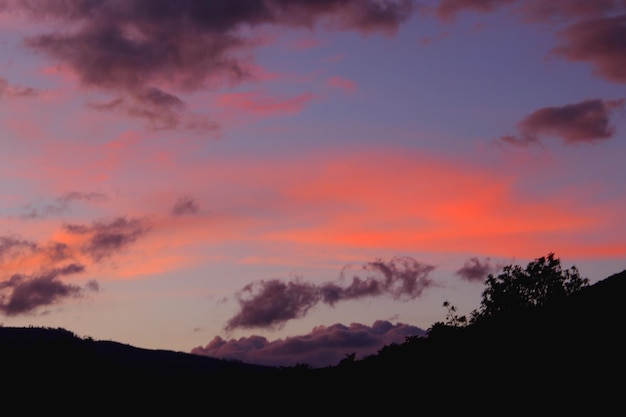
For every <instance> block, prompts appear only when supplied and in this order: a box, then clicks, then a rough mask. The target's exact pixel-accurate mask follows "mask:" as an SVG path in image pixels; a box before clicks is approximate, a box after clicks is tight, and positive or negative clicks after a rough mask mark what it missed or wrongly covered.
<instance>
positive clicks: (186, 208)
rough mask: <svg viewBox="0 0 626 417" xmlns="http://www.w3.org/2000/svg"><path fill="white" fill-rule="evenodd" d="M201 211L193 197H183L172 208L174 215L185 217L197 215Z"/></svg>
mask: <svg viewBox="0 0 626 417" xmlns="http://www.w3.org/2000/svg"><path fill="white" fill-rule="evenodd" d="M198 211H200V208H199V207H198V203H196V202H195V201H194V200H193V199H192V198H191V197H181V198H179V199H178V201H176V204H174V207H173V208H172V215H174V216H184V215H186V214H196V213H198Z"/></svg>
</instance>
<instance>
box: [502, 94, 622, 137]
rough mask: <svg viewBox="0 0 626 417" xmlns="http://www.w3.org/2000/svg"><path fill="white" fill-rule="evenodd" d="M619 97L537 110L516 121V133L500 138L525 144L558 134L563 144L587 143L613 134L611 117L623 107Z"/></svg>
mask: <svg viewBox="0 0 626 417" xmlns="http://www.w3.org/2000/svg"><path fill="white" fill-rule="evenodd" d="M624 103H625V101H624V100H623V99H622V100H608V101H604V100H600V99H595V100H585V101H582V102H580V103H576V104H568V105H565V106H561V107H545V108H542V109H539V110H537V111H535V112H533V113H531V114H530V115H528V116H527V117H525V118H524V119H523V120H522V121H521V122H520V123H518V129H519V132H520V136H519V137H518V136H511V135H509V136H503V137H501V138H500V140H501V141H503V142H506V143H509V144H512V145H520V146H527V145H529V144H533V143H539V142H540V138H541V137H542V136H552V137H559V138H561V139H562V140H563V142H564V143H565V144H573V143H591V142H598V141H601V140H605V139H609V138H611V137H613V135H615V128H614V127H613V126H612V125H611V116H612V113H613V112H614V111H615V110H618V109H623V107H624Z"/></svg>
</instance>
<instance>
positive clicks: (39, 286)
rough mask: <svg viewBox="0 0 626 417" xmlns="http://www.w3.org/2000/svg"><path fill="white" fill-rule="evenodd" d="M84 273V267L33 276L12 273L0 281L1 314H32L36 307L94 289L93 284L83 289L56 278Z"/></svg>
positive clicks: (96, 287)
mask: <svg viewBox="0 0 626 417" xmlns="http://www.w3.org/2000/svg"><path fill="white" fill-rule="evenodd" d="M84 270H85V267H84V266H83V265H80V264H69V265H66V266H63V267H60V268H53V269H49V270H44V271H42V272H39V273H37V274H33V275H22V274H15V275H13V276H11V277H10V278H9V279H7V280H4V281H0V311H1V312H2V313H3V314H5V315H7V316H15V315H19V314H26V313H31V312H33V311H34V310H36V309H38V308H39V307H43V306H49V305H52V304H56V303H58V302H60V301H61V300H63V299H67V298H74V297H80V296H81V295H83V293H84V291H85V289H86V290H88V291H94V290H97V289H98V284H97V283H96V282H95V281H92V282H90V283H88V284H87V285H86V287H85V288H84V289H83V288H81V287H79V286H77V285H72V284H66V283H64V282H62V281H61V280H60V279H59V277H62V276H66V275H71V274H78V273H81V272H83V271H84Z"/></svg>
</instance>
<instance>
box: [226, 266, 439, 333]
mask: <svg viewBox="0 0 626 417" xmlns="http://www.w3.org/2000/svg"><path fill="white" fill-rule="evenodd" d="M433 269H434V267H433V266H431V265H426V264H422V263H419V262H417V261H416V260H414V259H412V258H409V257H396V258H393V259H391V261H388V262H384V261H382V260H377V261H375V262H369V263H367V264H365V265H363V266H362V267H361V269H360V271H357V272H355V273H354V275H353V276H352V277H351V279H350V280H349V282H348V284H347V285H345V284H344V282H345V281H346V275H347V273H348V272H349V271H350V269H348V268H345V269H344V270H343V271H342V273H341V276H340V279H339V281H338V282H327V283H324V284H321V285H316V284H311V283H305V282H302V281H301V280H295V281H290V282H284V281H280V280H269V281H260V282H258V283H252V284H249V285H247V286H246V287H244V288H243V289H242V290H241V291H239V293H237V294H236V298H237V301H238V302H239V306H240V311H239V313H237V314H236V315H235V316H234V317H232V318H231V319H230V320H229V321H228V323H227V325H226V329H227V330H232V329H235V328H240V327H241V328H253V327H260V328H276V327H280V326H281V325H283V324H284V323H285V322H286V321H288V320H292V319H296V318H301V317H304V316H305V315H306V314H307V312H308V311H309V310H310V309H311V308H312V307H314V306H315V305H317V304H318V303H320V302H321V303H324V304H328V305H330V306H333V305H335V304H336V303H337V302H339V301H344V300H354V299H360V298H364V297H377V296H383V295H386V296H391V297H393V298H394V299H399V300H405V301H406V300H411V299H415V298H417V297H419V296H420V295H421V294H422V292H423V291H424V290H425V289H426V288H428V287H430V286H432V285H433V281H432V280H431V279H430V278H429V277H428V275H429V274H430V272H431V271H432V270H433Z"/></svg>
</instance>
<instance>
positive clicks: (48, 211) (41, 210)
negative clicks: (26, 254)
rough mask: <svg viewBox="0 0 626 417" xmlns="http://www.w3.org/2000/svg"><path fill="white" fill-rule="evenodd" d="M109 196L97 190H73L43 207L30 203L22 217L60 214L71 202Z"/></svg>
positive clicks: (29, 217)
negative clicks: (33, 205) (96, 191)
mask: <svg viewBox="0 0 626 417" xmlns="http://www.w3.org/2000/svg"><path fill="white" fill-rule="evenodd" d="M107 198H108V197H107V196H106V195H105V194H102V193H95V192H87V193H85V192H79V191H71V192H68V193H66V194H64V195H62V196H61V197H58V198H57V199H55V200H54V201H52V202H51V203H48V204H45V205H43V206H41V207H32V206H31V205H28V206H26V207H25V210H24V212H23V213H22V214H21V215H20V217H22V218H24V219H37V218H45V217H49V216H57V215H59V214H62V213H65V212H67V210H68V209H69V206H70V203H72V202H75V201H86V202H91V203H99V202H102V201H106V200H107Z"/></svg>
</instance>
